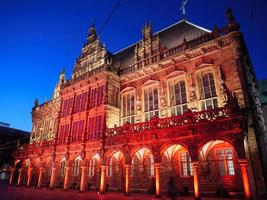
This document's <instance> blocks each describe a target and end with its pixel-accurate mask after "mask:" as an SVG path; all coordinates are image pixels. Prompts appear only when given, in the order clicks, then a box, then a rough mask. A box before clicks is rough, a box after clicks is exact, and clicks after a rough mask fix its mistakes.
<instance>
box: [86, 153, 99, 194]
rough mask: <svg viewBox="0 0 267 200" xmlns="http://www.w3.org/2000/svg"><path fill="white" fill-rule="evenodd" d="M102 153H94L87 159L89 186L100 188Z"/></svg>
mask: <svg viewBox="0 0 267 200" xmlns="http://www.w3.org/2000/svg"><path fill="white" fill-rule="evenodd" d="M99 166H100V155H99V154H98V153H96V154H94V155H93V156H92V157H91V158H90V159H88V160H87V161H86V167H87V188H88V189H89V190H90V189H98V188H99V181H100V167H99Z"/></svg>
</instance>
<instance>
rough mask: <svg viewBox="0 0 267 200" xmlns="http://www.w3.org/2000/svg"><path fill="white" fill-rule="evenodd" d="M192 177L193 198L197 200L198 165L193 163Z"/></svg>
mask: <svg viewBox="0 0 267 200" xmlns="http://www.w3.org/2000/svg"><path fill="white" fill-rule="evenodd" d="M193 175H194V191H195V198H196V199H199V183H198V163H197V162H195V163H193Z"/></svg>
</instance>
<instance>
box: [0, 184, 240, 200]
mask: <svg viewBox="0 0 267 200" xmlns="http://www.w3.org/2000/svg"><path fill="white" fill-rule="evenodd" d="M51 199H53V200H54V199H55V200H65V199H66V200H67V199H68V200H72V199H73V200H152V199H156V198H155V197H153V196H152V195H146V194H131V196H124V195H123V194H122V193H115V192H109V193H107V194H105V195H99V194H97V192H93V191H92V192H84V193H80V192H78V191H77V190H69V191H62V190H61V189H53V190H49V189H47V188H42V189H35V188H26V187H16V186H7V185H6V184H1V188H0V200H51ZM167 199H168V198H167V197H166V196H162V198H161V200H167ZM193 199H194V198H193V197H178V198H177V200H193ZM201 199H202V200H215V199H216V198H207V197H206V198H204V197H203V198H201ZM219 199H220V200H223V198H219ZM235 200H237V199H235Z"/></svg>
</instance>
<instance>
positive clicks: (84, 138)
mask: <svg viewBox="0 0 267 200" xmlns="http://www.w3.org/2000/svg"><path fill="white" fill-rule="evenodd" d="M227 20H228V21H227V24H226V26H224V27H222V28H218V27H216V26H215V27H214V29H213V30H208V29H205V28H202V27H200V26H198V25H196V24H193V23H191V22H189V21H187V20H181V21H179V22H177V23H175V24H173V25H171V26H169V27H166V28H165V29H163V30H160V31H158V32H156V33H154V32H153V29H152V25H151V24H145V26H144V27H143V28H142V38H141V40H140V41H138V42H137V43H135V44H133V45H131V46H129V47H126V48H124V49H122V50H121V51H119V52H117V53H114V54H113V53H110V52H109V51H108V49H107V48H106V47H105V46H104V45H103V43H102V42H101V41H100V39H99V37H98V35H97V32H96V28H95V26H94V25H91V26H90V29H89V34H88V37H87V39H86V43H85V45H84V47H83V48H82V52H81V55H80V56H79V58H77V60H76V61H75V65H74V70H73V73H72V76H71V78H70V79H69V80H66V79H65V76H64V73H62V74H61V75H60V81H59V84H58V86H57V88H56V92H55V93H56V95H54V97H53V99H52V100H51V101H50V102H46V103H44V104H42V105H39V104H38V103H37V102H36V104H35V106H34V108H33V112H32V115H33V130H32V135H31V141H30V143H29V144H28V145H25V146H24V147H23V149H21V150H19V151H17V152H16V153H15V154H14V156H15V158H16V161H15V163H14V167H13V172H14V174H15V172H18V176H15V175H14V176H13V175H12V176H11V178H10V184H12V183H13V184H17V185H23V184H24V185H26V186H28V187H29V186H31V185H36V186H38V188H40V187H43V186H47V187H50V188H53V187H62V188H64V189H65V190H67V189H69V188H76V189H79V190H80V191H85V190H86V189H89V188H90V189H96V190H99V192H100V193H104V192H105V191H106V190H107V189H108V190H109V191H110V190H112V191H120V192H124V193H126V194H129V193H130V192H147V193H151V194H155V195H156V196H157V197H159V196H160V194H163V193H165V192H166V191H167V187H168V182H169V181H170V177H173V180H174V183H175V185H176V187H177V188H179V190H180V191H183V192H184V193H185V194H186V193H192V194H193V195H194V196H195V198H199V197H200V196H205V195H218V196H228V195H230V196H240V195H242V196H243V195H244V197H245V198H246V199H251V198H252V197H253V198H263V196H264V195H266V177H267V176H266V173H267V171H266V170H267V167H266V161H267V160H266V152H265V150H264V145H265V144H264V143H263V142H260V141H262V139H263V138H264V137H266V128H265V124H264V119H263V115H262V111H261V107H260V104H259V94H258V89H257V86H256V78H255V73H254V70H253V67H252V65H251V62H250V60H249V55H248V49H247V48H246V45H245V41H244V38H243V35H242V33H241V32H240V29H239V24H238V23H237V22H236V21H235V18H234V16H233V15H232V12H231V11H230V10H228V11H227Z"/></svg>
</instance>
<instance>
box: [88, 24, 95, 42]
mask: <svg viewBox="0 0 267 200" xmlns="http://www.w3.org/2000/svg"><path fill="white" fill-rule="evenodd" d="M96 39H97V35H96V29H95V24H94V23H91V25H90V27H89V33H88V37H87V42H88V43H92V42H94V41H95V40H96Z"/></svg>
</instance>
